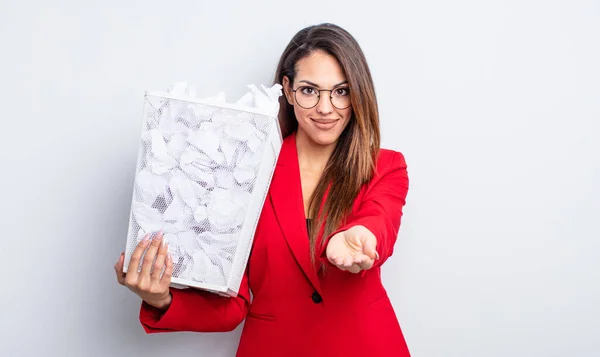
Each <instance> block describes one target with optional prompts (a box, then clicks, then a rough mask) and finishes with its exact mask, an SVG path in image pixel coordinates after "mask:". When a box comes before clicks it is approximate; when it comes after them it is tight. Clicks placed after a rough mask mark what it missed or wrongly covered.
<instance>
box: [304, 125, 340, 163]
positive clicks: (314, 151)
mask: <svg viewBox="0 0 600 357" xmlns="http://www.w3.org/2000/svg"><path fill="white" fill-rule="evenodd" d="M334 149H335V143H333V144H331V145H328V146H324V145H319V144H317V143H315V142H314V141H312V140H311V139H310V138H309V137H308V135H306V134H305V133H304V132H303V131H302V130H298V131H297V132H296V150H297V151H298V162H299V163H300V169H301V170H303V169H308V170H310V171H318V172H323V170H325V166H327V161H329V157H331V154H332V153H333V150H334Z"/></svg>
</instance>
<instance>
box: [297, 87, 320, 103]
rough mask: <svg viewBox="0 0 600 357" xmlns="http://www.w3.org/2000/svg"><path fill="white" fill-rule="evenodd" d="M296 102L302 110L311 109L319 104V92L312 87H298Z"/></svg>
mask: <svg viewBox="0 0 600 357" xmlns="http://www.w3.org/2000/svg"><path fill="white" fill-rule="evenodd" d="M296 102H298V105H300V106H301V107H303V108H312V107H314V106H315V105H317V103H318V102H319V91H317V90H316V89H315V88H313V87H307V86H305V87H298V89H297V90H296Z"/></svg>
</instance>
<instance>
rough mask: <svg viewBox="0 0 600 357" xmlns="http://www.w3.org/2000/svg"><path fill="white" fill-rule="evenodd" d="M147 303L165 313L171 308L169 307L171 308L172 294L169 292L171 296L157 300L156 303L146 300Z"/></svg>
mask: <svg viewBox="0 0 600 357" xmlns="http://www.w3.org/2000/svg"><path fill="white" fill-rule="evenodd" d="M145 301H146V303H147V304H148V305H150V306H152V307H154V308H156V309H158V310H162V311H165V310H167V309H168V308H169V306H171V302H172V301H173V297H172V296H171V292H170V291H169V294H167V296H166V297H165V298H163V299H160V300H156V301H147V300H145Z"/></svg>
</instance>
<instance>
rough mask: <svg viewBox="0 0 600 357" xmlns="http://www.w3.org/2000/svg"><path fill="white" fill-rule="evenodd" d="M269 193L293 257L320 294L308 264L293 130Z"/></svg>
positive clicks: (313, 270)
mask: <svg viewBox="0 0 600 357" xmlns="http://www.w3.org/2000/svg"><path fill="white" fill-rule="evenodd" d="M269 197H270V201H271V204H272V205H273V210H274V211H275V216H276V217H277V221H278V223H279V226H280V227H281V230H282V231H283V235H284V237H285V240H286V241H287V244H288V246H289V247H290V250H291V251H292V254H293V255H294V258H295V259H296V261H297V262H298V265H299V266H300V268H301V269H302V271H303V272H304V274H305V275H306V277H307V278H308V280H309V281H310V282H311V284H312V285H313V287H314V288H315V289H316V290H317V292H319V293H320V294H322V291H321V286H320V283H319V279H318V277H317V272H316V269H315V266H314V265H313V264H311V259H310V246H309V243H310V242H309V239H308V231H307V228H306V220H305V216H304V201H303V199H302V184H301V181H300V165H299V163H298V152H297V150H296V137H295V134H291V135H289V136H288V137H286V138H285V139H284V141H283V144H282V147H281V151H280V153H279V158H278V160H277V167H276V169H275V172H274V174H273V179H272V182H271V187H270V190H269Z"/></svg>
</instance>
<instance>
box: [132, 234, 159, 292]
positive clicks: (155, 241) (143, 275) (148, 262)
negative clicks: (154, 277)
mask: <svg viewBox="0 0 600 357" xmlns="http://www.w3.org/2000/svg"><path fill="white" fill-rule="evenodd" d="M162 238H163V232H162V230H161V231H159V232H158V233H156V234H155V235H154V238H152V239H151V240H150V245H149V246H148V250H147V251H146V255H145V256H144V262H143V263H142V271H141V272H140V277H139V278H138V280H139V281H140V282H141V281H147V282H150V279H151V278H150V272H151V271H152V265H153V264H154V258H156V253H157V252H158V248H160V245H161V244H162Z"/></svg>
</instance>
